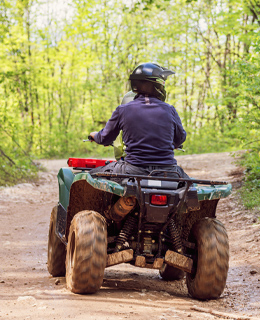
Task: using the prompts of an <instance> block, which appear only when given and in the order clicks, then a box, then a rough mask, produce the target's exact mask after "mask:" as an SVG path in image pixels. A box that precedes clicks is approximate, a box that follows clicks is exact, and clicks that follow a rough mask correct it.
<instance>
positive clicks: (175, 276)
mask: <svg viewBox="0 0 260 320" xmlns="http://www.w3.org/2000/svg"><path fill="white" fill-rule="evenodd" d="M160 276H161V277H162V278H163V280H165V281H174V280H181V279H183V278H184V271H183V270H180V269H177V268H174V267H172V266H169V265H167V264H163V266H162V268H161V269H160Z"/></svg>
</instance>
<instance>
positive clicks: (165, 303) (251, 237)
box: [0, 153, 260, 320]
mask: <svg viewBox="0 0 260 320" xmlns="http://www.w3.org/2000/svg"><path fill="white" fill-rule="evenodd" d="M177 159H178V163H179V164H180V165H181V166H182V167H183V168H184V169H185V171H186V172H187V173H188V174H189V175H190V176H192V177H194V178H203V179H219V180H228V181H230V182H232V184H233V185H234V186H238V185H239V184H240V181H241V170H239V169H238V168H236V167H235V164H234V163H233V161H234V159H233V158H232V157H231V156H230V155H229V153H220V154H203V155H187V156H178V157H177ZM42 163H43V164H44V165H45V166H46V168H47V169H48V171H47V172H43V173H41V174H40V181H39V182H37V183H33V184H31V183H26V184H21V185H17V186H14V187H11V188H0V258H1V262H0V319H4V320H5V319H12V320H13V319H39V320H41V319H77V320H81V319H82V320H83V319H84V320H85V319H93V320H99V319H100V320H106V319H108V320H119V319H135V320H139V319H140V320H141V319H142V320H146V319H147V320H154V319H158V320H169V319H260V241H259V239H260V223H259V220H258V219H257V215H258V216H259V212H258V213H257V212H252V211H246V210H245V209H244V208H243V207H242V205H241V204H239V202H238V199H237V197H236V196H235V195H234V194H232V195H231V196H229V197H228V198H227V199H223V200H221V201H220V202H219V205H218V211H217V217H218V219H220V220H221V221H222V222H224V224H225V226H226V228H227V230H228V235H229V240H230V255H231V258H230V269H229V275H228V280H227V286H226V289H225V290H224V293H223V294H222V296H221V298H220V299H218V300H214V301H206V302H200V301H197V300H194V299H191V298H190V297H189V296H188V293H187V289H186V285H185V281H184V280H180V281H176V282H164V281H162V280H161V279H160V277H159V275H158V271H155V270H153V271H151V270H146V269H138V268H135V267H132V266H130V265H127V264H123V265H119V266H117V267H111V268H108V269H106V272H105V278H104V283H103V286H102V288H101V290H100V291H99V292H98V293H97V294H94V295H76V294H72V293H70V292H69V291H68V290H67V289H66V284H65V279H64V278H52V277H51V276H50V275H49V274H48V272H47V266H46V261H47V237H48V226H49V218H50V212H51V209H52V207H53V206H54V205H55V204H56V203H57V201H58V184H57V179H56V175H57V172H58V169H59V168H60V167H61V166H66V161H65V160H53V161H47V160H46V161H42ZM194 306H195V308H194ZM200 308H203V309H200ZM194 309H196V310H194ZM202 311H203V312H202Z"/></svg>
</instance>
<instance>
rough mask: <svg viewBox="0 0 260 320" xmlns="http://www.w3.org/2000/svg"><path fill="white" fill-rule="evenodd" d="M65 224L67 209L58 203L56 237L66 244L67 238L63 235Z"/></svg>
mask: <svg viewBox="0 0 260 320" xmlns="http://www.w3.org/2000/svg"><path fill="white" fill-rule="evenodd" d="M66 224H67V211H66V210H65V209H64V208H63V206H62V204H61V203H59V204H58V212H57V223H56V230H55V233H56V235H57V237H58V238H59V239H60V240H61V241H62V242H63V243H64V244H65V245H66V246H67V244H68V243H67V240H66V237H65V232H66Z"/></svg>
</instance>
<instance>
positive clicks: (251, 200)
mask: <svg viewBox="0 0 260 320" xmlns="http://www.w3.org/2000/svg"><path fill="white" fill-rule="evenodd" d="M241 165H242V166H244V167H245V168H246V170H245V180H244V183H243V185H242V187H241V189H240V190H239V192H240V194H241V197H242V201H243V204H244V205H245V207H246V208H248V209H252V208H257V207H259V208H260V148H258V147H255V148H253V149H252V150H250V151H247V152H246V153H245V154H244V155H243V158H242V160H241Z"/></svg>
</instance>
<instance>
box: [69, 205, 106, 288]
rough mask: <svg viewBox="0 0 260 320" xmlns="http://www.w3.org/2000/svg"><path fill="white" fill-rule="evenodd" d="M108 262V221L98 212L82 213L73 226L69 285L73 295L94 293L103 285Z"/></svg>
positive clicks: (76, 217) (73, 221) (70, 244)
mask: <svg viewBox="0 0 260 320" xmlns="http://www.w3.org/2000/svg"><path fill="white" fill-rule="evenodd" d="M106 260H107V229H106V220H105V218H104V217H102V216H101V215H100V214H99V213H97V212H95V211H88V210H86V211H81V212H79V213H77V214H76V215H75V217H74V218H73V220H72V222H71V226H70V232H69V239H68V246H67V256H66V283H67V287H68V289H69V290H71V291H72V292H74V293H94V292H96V291H98V290H99V289H100V287H101V285H102V282H103V277H104V270H105V267H106Z"/></svg>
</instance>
